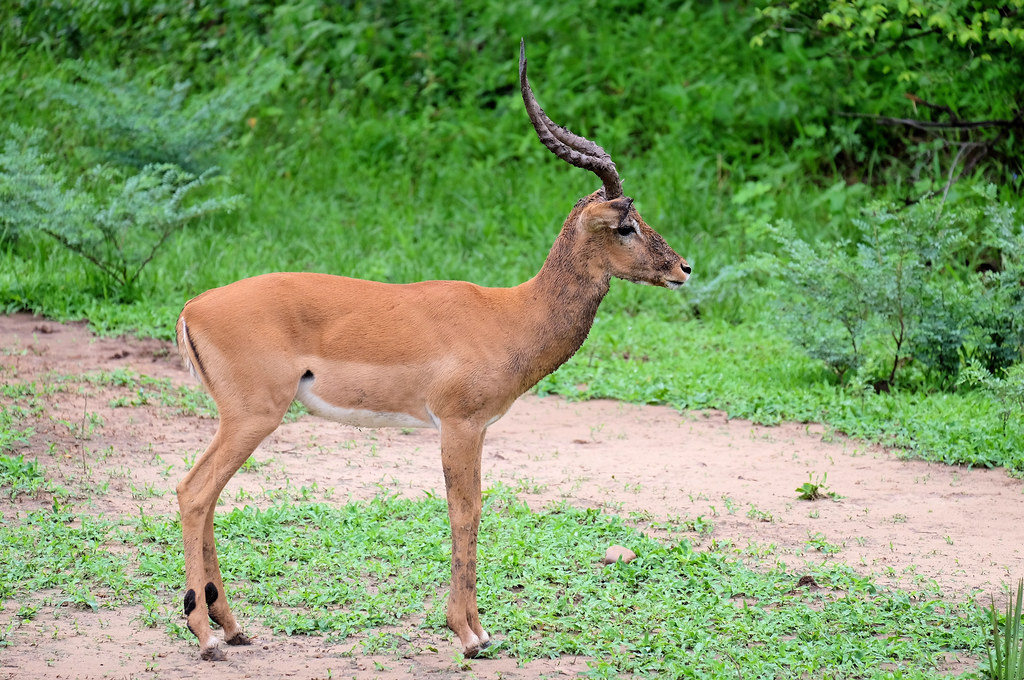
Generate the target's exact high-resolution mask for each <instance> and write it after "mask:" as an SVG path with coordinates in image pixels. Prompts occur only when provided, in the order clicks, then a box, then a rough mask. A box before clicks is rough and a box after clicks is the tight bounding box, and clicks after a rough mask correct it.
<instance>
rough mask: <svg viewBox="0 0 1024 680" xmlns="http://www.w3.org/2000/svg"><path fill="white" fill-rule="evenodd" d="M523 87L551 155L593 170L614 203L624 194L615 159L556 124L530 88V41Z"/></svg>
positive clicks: (522, 54) (522, 48) (522, 66)
mask: <svg viewBox="0 0 1024 680" xmlns="http://www.w3.org/2000/svg"><path fill="white" fill-rule="evenodd" d="M519 86H520V89H522V91H523V103H524V104H525V105H526V113H527V114H529V116H530V122H531V123H533V129H534V130H536V131H537V136H538V137H540V141H541V142H543V144H544V146H546V147H547V148H548V149H549V150H550V151H551V153H553V154H555V155H556V156H558V157H559V158H561V159H562V160H563V161H565V162H566V163H569V164H570V165H574V166H576V167H577V168H583V169H584V170H590V171H591V172H592V173H594V174H595V175H597V176H598V177H599V178H600V179H601V182H603V183H604V195H605V199H606V200H609V201H610V200H612V199H615V198H618V197H619V196H621V195H622V180H621V179H619V173H618V171H617V170H616V169H615V163H614V162H612V157H611V156H609V155H608V153H607V152H606V151H605V150H604V149H602V148H601V147H599V146H598V145H597V144H595V143H594V142H592V141H590V140H589V139H587V138H586V137H580V136H579V135H577V134H574V133H572V132H570V131H569V130H567V129H566V128H564V127H562V126H561V125H557V124H556V123H554V122H552V120H551V119H550V118H548V116H547V114H546V113H544V109H542V108H541V107H540V104H538V103H537V99H536V97H534V96H533V90H532V89H530V81H529V80H527V78H526V41H525V40H520V41H519Z"/></svg>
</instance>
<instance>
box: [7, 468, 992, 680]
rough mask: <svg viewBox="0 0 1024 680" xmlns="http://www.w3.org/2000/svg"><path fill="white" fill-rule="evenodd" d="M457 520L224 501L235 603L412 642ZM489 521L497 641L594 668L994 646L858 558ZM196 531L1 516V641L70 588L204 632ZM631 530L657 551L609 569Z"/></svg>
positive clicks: (428, 612)
mask: <svg viewBox="0 0 1024 680" xmlns="http://www.w3.org/2000/svg"><path fill="white" fill-rule="evenodd" d="M36 474H37V472H36V471H35V470H32V469H25V470H24V471H23V473H22V475H21V476H23V477H25V478H28V479H34V476H35V475H36ZM6 481H7V480H6V479H5V478H4V477H0V483H6ZM445 516H446V513H445V509H444V500H443V499H441V498H426V499H422V500H415V501H414V500H408V499H401V498H397V497H393V496H381V497H378V498H377V499H375V500H373V501H371V502H369V503H348V504H343V505H337V504H325V503H311V502H297V501H294V500H289V501H280V502H278V503H276V504H274V505H273V506H271V507H269V508H267V509H266V510H257V509H253V508H251V507H246V508H243V509H236V510H233V511H231V512H225V513H222V515H221V516H219V517H218V520H217V532H218V535H219V536H220V537H221V559H222V561H223V563H224V564H225V565H229V566H226V573H225V576H226V578H228V579H230V580H231V582H232V588H233V590H232V597H233V598H234V602H235V605H234V607H235V611H236V612H237V613H238V614H239V615H240V616H242V617H244V619H245V620H247V621H258V622H260V623H261V624H262V625H265V626H267V627H269V628H270V629H272V630H274V631H277V632H281V633H287V634H305V635H322V636H325V637H326V638H327V639H328V640H340V639H344V638H346V637H348V636H350V635H354V634H358V635H362V636H364V637H363V639H362V642H361V649H362V650H363V651H365V652H366V653H371V654H385V655H387V654H395V653H396V652H399V651H400V650H401V649H403V648H404V645H405V644H407V642H406V640H407V637H406V636H407V635H408V633H407V632H405V631H410V632H411V626H413V625H418V624H414V623H413V621H415V620H417V619H420V618H422V620H423V623H422V624H421V625H422V626H423V627H426V628H429V629H433V630H443V629H444V627H445V618H444V617H445V615H444V606H445V598H444V597H441V596H440V595H439V593H442V592H443V589H444V587H445V585H446V580H447V578H448V576H449V574H450V572H449V567H448V551H449V549H450V548H449V545H448V528H447V522H446V521H445ZM484 517H485V519H484V521H483V528H482V533H481V537H482V538H481V544H480V550H481V555H482V559H483V560H485V561H486V564H487V565H488V567H487V572H486V575H485V577H484V578H482V580H481V586H480V593H479V601H480V607H481V611H482V612H483V613H484V616H485V617H486V619H487V625H488V626H489V627H490V628H491V629H492V630H493V631H495V632H497V631H500V639H499V642H498V644H497V645H496V646H495V647H494V648H493V649H491V651H489V652H488V653H489V654H503V653H507V654H512V655H514V656H515V657H516V658H518V659H521V660H523V661H527V660H530V659H536V658H542V657H551V656H558V655H582V656H584V657H587V658H590V659H592V661H591V662H589V664H588V665H589V666H590V672H589V674H588V675H590V676H591V677H609V678H614V677H622V674H623V673H641V674H653V675H656V676H659V677H660V676H665V677H693V678H715V677H722V676H726V677H728V676H729V675H731V674H733V673H735V672H736V669H737V668H741V669H742V671H743V672H742V674H743V677H745V678H778V677H796V676H800V675H802V674H811V675H823V676H827V677H858V678H894V677H900V678H937V677H942V673H941V668H937V667H936V666H937V665H938V664H941V662H942V660H943V659H944V658H945V656H946V654H951V653H952V654H961V655H967V656H979V655H981V654H982V649H983V648H984V646H985V644H986V636H987V633H988V631H987V630H986V623H987V621H986V613H985V612H983V611H982V610H980V609H978V608H977V607H975V606H974V605H973V604H949V603H946V602H943V601H941V600H940V599H939V596H940V594H939V593H938V592H936V591H935V590H933V589H930V588H924V589H921V590H916V591H914V592H909V593H908V592H901V591H887V590H885V589H881V588H879V587H878V586H876V585H875V584H874V583H873V582H872V581H871V580H870V579H866V578H863V577H862V576H858V575H857V574H855V573H854V572H853V571H852V570H850V569H849V568H848V567H845V566H841V565H834V566H827V565H826V566H820V567H815V568H812V569H810V570H808V571H804V572H800V573H793V572H792V571H788V570H786V569H785V568H783V567H781V566H778V565H777V566H775V567H774V568H770V569H767V570H763V569H762V570H754V569H751V568H749V567H747V566H744V565H743V563H742V562H741V561H739V560H737V559H736V558H735V557H732V556H729V555H728V554H726V553H724V552H720V551H714V550H712V551H707V550H696V549H695V548H694V547H692V545H691V543H690V541H689V539H686V538H683V539H681V540H679V541H678V542H674V543H672V544H670V545H663V544H661V543H659V542H658V541H655V540H653V539H651V538H648V537H646V536H644V535H643V534H641V533H640V532H639V531H637V530H636V529H632V528H630V527H628V526H626V525H625V524H624V523H623V522H622V521H621V520H620V519H618V518H615V517H609V516H607V515H603V514H602V513H600V512H598V511H596V510H581V509H578V508H573V507H570V506H566V505H561V506H556V507H552V508H550V509H549V510H547V511H544V512H540V513H536V512H532V511H530V510H529V509H528V508H527V507H526V506H525V505H523V504H522V503H521V502H519V501H518V500H517V499H516V498H515V496H514V493H513V490H512V489H509V488H507V487H501V486H498V487H495V488H493V489H491V490H490V491H488V493H487V494H486V496H485V508H484ZM665 528H669V529H672V530H674V531H679V532H682V533H685V532H686V531H688V529H687V527H685V526H675V525H666V527H665ZM180 531H181V529H180V525H179V524H178V522H177V520H176V518H171V517H164V516H151V515H147V514H143V513H140V514H139V515H137V516H131V517H127V516H126V517H122V518H118V519H112V518H105V517H96V516H95V515H92V514H89V513H76V512H72V511H70V510H69V509H68V508H67V507H65V506H62V505H61V504H60V503H57V504H55V506H54V508H53V509H52V510H39V511H34V512H29V513H25V515H24V517H23V520H22V521H21V522H19V523H18V524H16V525H13V526H11V527H9V528H8V527H4V526H0V535H2V537H3V539H4V540H3V541H2V542H0V568H2V569H3V570H4V573H6V574H8V575H10V578H9V579H5V580H4V582H3V583H0V599H4V600H6V599H15V600H17V601H18V602H19V603H20V609H19V611H18V612H17V617H16V620H15V621H13V622H12V623H11V626H10V627H9V628H7V629H6V630H0V647H2V646H3V645H4V644H5V643H6V640H7V636H8V635H10V633H11V631H12V630H13V629H14V627H15V626H16V625H17V624H18V622H19V621H20V622H22V625H24V624H25V623H27V622H28V621H31V620H32V619H33V618H35V617H36V616H37V613H38V612H39V611H40V609H41V607H43V606H46V605H47V604H54V603H56V602H58V601H59V602H60V603H62V604H63V605H65V606H72V607H77V608H82V609H93V610H98V609H100V608H115V607H119V606H122V605H125V604H129V603H142V605H143V606H144V610H145V611H144V613H143V614H142V617H141V619H142V623H143V624H144V625H148V626H161V627H164V628H166V629H167V630H168V631H169V632H170V633H171V634H172V635H175V636H177V637H180V638H182V639H190V638H191V637H192V636H191V634H190V633H188V631H187V630H185V628H184V626H183V625H182V620H181V617H180V612H179V592H178V591H179V589H180V584H181V582H182V580H183V579H184V563H183V558H182V552H181V545H180ZM615 542H620V543H628V544H629V545H632V546H635V547H636V549H637V550H638V551H639V552H640V553H641V554H642V557H640V558H639V559H637V560H636V561H634V562H631V563H629V564H624V563H621V562H620V563H617V564H615V565H611V566H608V567H605V568H603V569H598V568H596V567H595V564H596V562H597V561H598V559H599V558H600V556H601V554H602V552H603V549H604V547H605V546H606V545H608V544H610V543H615ZM126 548H127V550H126ZM808 550H813V548H811V547H810V546H809V547H808ZM556 555H557V556H559V557H558V558H557V559H553V556H556ZM339 574H344V575H346V576H345V578H341V579H339V578H338V575H339ZM97 592H102V598H100V597H98V596H97ZM38 593H52V594H53V596H52V597H51V598H49V601H45V600H43V599H41V598H40V597H38V595H37V594H38ZM382 627H390V630H380V629H381V628H382ZM481 664H482V666H481V668H486V661H483V662H481Z"/></svg>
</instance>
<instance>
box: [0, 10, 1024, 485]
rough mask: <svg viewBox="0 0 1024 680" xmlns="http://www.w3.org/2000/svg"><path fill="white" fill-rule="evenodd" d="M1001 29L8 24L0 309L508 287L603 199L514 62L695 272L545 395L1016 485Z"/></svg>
mask: <svg viewBox="0 0 1024 680" xmlns="http://www.w3.org/2000/svg"><path fill="white" fill-rule="evenodd" d="M611 17H614V20H611ZM1021 17H1022V7H1021V2H1019V1H1017V0H1015V1H1013V2H1005V3H1001V4H994V5H991V6H990V5H989V4H988V3H983V2H977V1H974V0H958V1H957V2H953V3H946V4H945V5H943V7H942V8H935V7H931V6H930V5H928V4H927V3H918V2H906V1H900V2H897V1H895V0H893V1H889V2H881V3H878V2H876V3H866V2H860V1H853V0H850V1H847V2H842V1H839V0H832V1H830V2H824V1H822V2H815V3H799V4H796V3H793V4H791V5H775V4H769V3H753V4H745V3H724V2H723V3H715V4H710V5H707V4H703V3H689V2H682V3H680V2H670V1H667V0H665V1H662V2H654V3H645V4H643V5H638V4H636V3H632V2H619V3H613V4H612V5H608V4H601V5H598V4H596V3H590V2H578V3H577V2H570V3H560V4H559V5H558V6H557V7H550V8H549V7H542V6H541V5H537V4H534V3H532V2H525V1H523V2H510V3H486V2H471V3H454V2H451V3H448V2H443V3H440V4H437V3H432V4H431V6H430V7H429V8H428V7H426V6H420V5H418V4H416V3H408V4H407V3H401V2H378V3H356V4H352V5H346V6H342V5H334V4H321V3H317V2H312V1H306V2H292V3H287V4H284V5H277V4H275V3H262V2H254V3H209V4H206V5H204V6H203V7H202V8H194V7H192V6H189V5H182V6H177V5H164V4H160V3H148V2H145V3H144V2H127V3H126V2H106V1H101V0H97V1H95V2H89V3H68V4H63V3H33V2H24V3H9V4H8V5H6V7H5V9H4V10H3V11H2V12H0V27H2V29H3V44H2V47H0V57H2V60H3V63H4V66H5V68H4V69H2V71H0V111H2V112H3V120H4V121H5V124H6V127H5V128H4V129H3V130H2V131H0V136H2V137H3V138H4V143H3V149H2V153H0V229H2V232H0V262H2V266H0V305H2V308H3V309H4V310H6V311H8V312H10V311H16V310H31V311H35V312H39V313H43V314H48V315H51V316H54V317H57V318H62V319H63V318H82V317H85V318H88V319H89V320H90V321H91V323H92V324H93V327H94V328H95V329H96V330H97V331H98V332H102V333H113V332H122V331H136V332H139V333H144V334H152V335H156V336H160V337H170V335H171V333H172V328H173V325H174V324H173V321H174V318H175V315H176V313H177V311H178V309H179V308H180V306H181V304H182V303H183V302H184V301H185V300H186V299H188V298H189V297H190V296H192V295H194V294H196V293H198V292H200V291H202V290H204V289H206V288H210V287H214V286H218V285H222V284H225V283H228V282H230V281H232V280H235V279H237V278H241V277H244V276H249V275H253V274H257V273H261V272H266V271H272V270H312V271H325V272H332V273H343V274H347V275H352V276H358V277H365V278H373V279H380V280H384V281H394V282H402V281H414V280H421V279H431V278H455V279H468V280H472V281H475V282H477V283H480V284H483V285H494V286H508V285H514V284H516V283H518V282H521V281H523V280H525V279H526V278H528V277H530V276H531V275H532V274H533V273H535V272H536V271H537V269H538V268H539V267H540V264H541V262H542V261H543V257H544V254H545V253H546V251H547V248H548V247H549V246H550V244H551V242H552V241H553V239H554V236H555V233H556V231H557V230H558V228H559V225H560V223H561V220H562V219H563V217H564V215H565V214H566V213H567V211H568V209H569V207H570V206H571V205H572V203H573V202H574V201H575V200H576V199H577V198H578V197H579V196H581V195H582V194H584V193H586V192H588V191H590V190H591V189H592V188H593V186H594V185H595V179H594V178H593V177H592V176H589V175H588V174H587V173H585V172H582V171H578V170H572V169H570V168H568V167H567V166H565V165H563V164H561V163H558V162H556V161H555V160H554V159H553V158H552V157H551V156H550V155H549V154H548V153H547V152H545V151H544V149H543V148H542V147H541V146H540V145H539V144H538V143H537V141H536V139H535V138H534V137H533V133H532V130H531V129H530V126H529V125H528V124H527V121H526V117H525V115H524V113H523V111H522V106H521V102H520V100H519V97H518V92H517V88H516V53H517V48H518V41H519V37H520V36H524V37H525V38H526V40H527V44H528V46H529V55H530V59H531V65H532V69H533V72H534V74H535V76H534V78H535V81H536V82H535V87H536V89H537V92H538V96H539V98H540V99H541V102H542V104H544V105H545V106H546V107H547V109H548V111H549V112H550V113H551V114H552V115H553V116H554V117H555V118H556V119H557V120H559V121H562V122H565V123H567V124H569V125H570V126H571V127H573V128H575V129H577V130H579V131H580V132H582V133H584V134H586V135H590V136H591V137H592V138H594V139H596V140H597V141H598V142H599V143H601V144H602V145H604V146H605V148H607V149H609V150H610V151H611V152H612V153H613V155H614V157H615V158H616V159H617V162H618V165H619V168H620V171H621V173H622V175H623V179H624V182H625V188H626V191H627V193H629V194H630V195H632V196H634V197H635V198H636V200H637V202H638V206H639V207H640V209H641V211H642V213H643V214H644V215H645V217H646V218H647V220H648V222H650V223H651V224H652V225H653V226H655V227H656V228H657V229H659V230H660V231H661V232H662V233H663V234H664V235H665V236H666V238H667V239H668V240H669V242H670V243H672V244H673V245H674V246H675V247H676V249H677V250H678V251H680V252H681V253H682V254H683V255H684V256H685V257H687V259H689V261H690V263H691V264H692V265H693V267H694V271H695V276H694V277H693V279H692V280H691V285H690V286H689V289H688V290H687V291H686V293H685V294H683V295H675V294H670V293H667V292H665V291H657V290H647V289H641V288H638V287H635V286H630V285H627V284H618V283H617V284H616V285H615V286H614V287H613V289H612V292H611V294H610V295H609V297H608V299H607V300H606V302H605V305H604V307H603V308H602V312H601V314H600V316H599V319H598V323H597V325H596V327H595V329H594V332H593V333H592V336H591V339H590V341H588V343H587V344H586V345H585V347H584V350H583V351H582V353H581V355H580V356H578V357H577V358H576V359H575V360H574V361H573V362H571V363H570V364H569V365H568V366H566V367H565V369H563V371H562V372H561V373H560V374H557V375H556V376H554V377H553V378H551V379H549V380H547V381H545V383H543V385H542V387H541V389H543V390H546V391H558V392H562V393H566V394H570V395H575V396H581V397H589V396H598V395H601V396H614V397H619V398H625V399H636V400H643V401H651V402H660V403H669V404H673V405H676V406H679V407H695V408H709V407H713V408H723V409H726V410H728V411H729V412H730V414H732V415H734V416H739V417H747V418H753V419H755V420H759V421H767V422H772V421H775V420H779V419H801V420H819V421H824V422H827V423H831V424H832V425H834V426H835V427H837V428H838V429H840V430H842V431H845V432H848V433H851V434H855V435H858V436H865V437H869V438H875V439H879V440H882V441H886V442H888V443H893V444H896V445H899V446H902V447H907V448H908V449H910V450H911V451H912V452H913V454H914V455H918V456H923V457H927V458H934V459H938V460H946V461H949V462H961V463H969V464H983V465H1002V466H1006V467H1008V468H1010V469H1012V470H1015V471H1020V470H1024V454H1022V453H1021V451H1024V432H1022V430H1021V428H1020V426H1019V422H1020V418H1019V416H1020V408H1021V406H1022V403H1021V400H1020V399H1019V398H1017V397H1015V396H1014V395H1019V394H1021V393H1024V389H1022V388H1021V379H1020V377H1019V376H1020V373H1019V372H1018V371H1010V372H1008V369H1009V368H1010V367H1012V366H1013V365H1014V364H1015V363H1017V362H1018V361H1020V359H1021V347H1022V345H1024V293H1022V292H1021V287H1020V285H1019V282H1020V281H1021V280H1022V278H1024V274H1022V272H1024V264H1022V259H1021V252H1022V250H1024V249H1022V248H1021V247H1020V246H1021V239H1022V238H1024V237H1022V236H1021V233H1022V228H1021V223H1022V218H1021V215H1020V214H1019V212H1018V211H1017V210H1016V208H1017V207H1018V206H1019V205H1020V203H1021V187H1022V181H1024V180H1022V175H1024V172H1022V168H1021V158H1022V154H1021V133H1022V127H1021V126H1022V117H1021V116H1022V113H1021V109H1020V102H1021V97H1022V92H1021V88H1022V85H1021V83H1024V73H1022V71H1024V59H1022V58H1021V57H1022V56H1024V48H1022V45H1024V38H1022V36H1024V29H1022V26H1024V20H1022V18H1021ZM905 275H906V276H905ZM965 368H967V369H970V370H969V371H968V373H967V374H965V375H961V373H962V371H963V369H965ZM581 386H585V387H581Z"/></svg>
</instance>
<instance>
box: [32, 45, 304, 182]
mask: <svg viewBox="0 0 1024 680" xmlns="http://www.w3.org/2000/svg"><path fill="white" fill-rule="evenodd" d="M67 68H68V69H69V70H70V75H71V79H70V82H68V81H67V80H55V79H47V80H46V81H45V85H46V89H47V90H48V92H49V95H48V98H49V99H50V100H51V101H54V102H57V103H59V104H60V105H61V106H59V107H57V108H58V110H60V111H62V112H63V115H62V116H60V118H59V119H58V121H57V122H58V123H60V124H62V125H63V126H65V127H67V128H69V129H71V130H74V131H76V132H77V135H78V136H81V137H82V138H83V139H85V140H86V142H87V143H88V144H91V145H92V146H93V148H94V149H95V150H96V151H97V152H98V155H99V156H100V158H101V159H102V160H104V161H106V162H113V163H116V164H118V165H127V166H130V167H133V168H142V167H144V166H147V165H156V164H173V165H176V166H178V167H180V168H182V169H184V170H185V171H187V172H190V173H193V174H196V175H201V174H203V173H206V172H208V171H209V170H210V169H211V168H212V167H213V166H214V165H215V164H216V162H217V161H218V160H219V159H217V158H216V156H217V155H218V154H220V153H223V151H224V147H225V146H226V145H227V143H228V142H229V141H230V135H231V133H232V132H233V131H237V130H238V129H239V128H240V127H241V126H242V125H243V123H242V121H243V120H244V119H245V117H246V115H247V112H249V111H250V110H251V109H252V108H253V107H254V106H255V105H256V104H258V103H259V102H260V101H261V100H263V99H264V97H266V95H267V94H269V93H271V92H273V91H275V90H276V89H277V88H278V87H279V86H280V84H281V81H282V79H283V78H284V74H285V68H284V66H283V65H282V64H281V63H280V62H278V61H276V60H265V61H263V62H262V63H261V64H259V65H258V66H255V67H253V68H251V69H242V70H240V71H239V72H238V73H237V74H235V76H234V78H232V80H231V81H230V82H229V83H227V84H226V85H224V86H223V87H220V88H216V89H213V90H209V91H204V92H195V91H194V88H193V86H192V83H191V82H189V81H187V80H185V81H180V82H174V83H172V84H170V85H169V86H163V85H161V84H160V82H161V81H165V80H166V77H161V76H162V74H161V73H160V72H159V71H155V72H152V73H148V74H144V75H141V76H136V77H135V78H130V77H129V76H128V74H127V73H126V72H125V71H124V70H123V69H116V70H109V69H106V68H103V67H100V66H97V65H95V64H91V65H90V64H85V63H80V62H70V63H69V64H68V66H67ZM237 136H238V135H237V134H236V138H237Z"/></svg>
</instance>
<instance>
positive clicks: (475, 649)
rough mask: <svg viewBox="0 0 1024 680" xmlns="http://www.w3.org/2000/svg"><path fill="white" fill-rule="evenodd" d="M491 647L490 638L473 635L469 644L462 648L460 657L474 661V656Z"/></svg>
mask: <svg viewBox="0 0 1024 680" xmlns="http://www.w3.org/2000/svg"><path fill="white" fill-rule="evenodd" d="M490 646H491V636H490V635H488V634H487V633H484V635H483V637H482V638H481V637H477V636H476V635H473V637H472V639H471V640H470V642H469V644H466V645H464V646H463V650H462V656H464V657H466V658H467V659H475V658H476V656H477V655H478V654H479V653H480V652H482V651H484V650H485V649H487V648H488V647H490Z"/></svg>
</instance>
